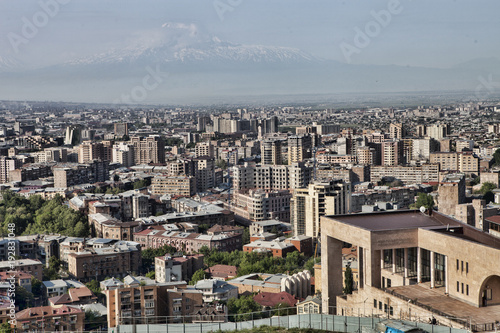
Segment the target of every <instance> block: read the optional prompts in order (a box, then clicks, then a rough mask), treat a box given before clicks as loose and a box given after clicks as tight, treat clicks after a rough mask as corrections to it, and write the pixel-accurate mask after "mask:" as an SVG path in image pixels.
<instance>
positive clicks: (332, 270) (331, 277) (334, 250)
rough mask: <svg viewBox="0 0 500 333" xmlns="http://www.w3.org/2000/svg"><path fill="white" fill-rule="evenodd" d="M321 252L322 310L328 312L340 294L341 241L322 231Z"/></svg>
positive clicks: (335, 303)
mask: <svg viewBox="0 0 500 333" xmlns="http://www.w3.org/2000/svg"><path fill="white" fill-rule="evenodd" d="M321 254H322V255H321V282H322V285H321V291H322V294H323V310H322V311H323V313H325V314H329V313H330V312H329V311H330V308H329V307H331V306H335V305H337V296H339V295H342V242H341V241H339V240H338V239H335V238H333V237H329V236H327V234H326V233H323V234H322V235H321ZM332 314H334V313H332Z"/></svg>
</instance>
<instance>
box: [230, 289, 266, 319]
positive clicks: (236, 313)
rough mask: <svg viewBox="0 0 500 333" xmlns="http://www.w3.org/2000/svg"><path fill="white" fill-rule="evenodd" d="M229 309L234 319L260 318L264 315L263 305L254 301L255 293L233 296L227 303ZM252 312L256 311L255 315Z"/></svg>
mask: <svg viewBox="0 0 500 333" xmlns="http://www.w3.org/2000/svg"><path fill="white" fill-rule="evenodd" d="M227 309H228V312H229V315H232V316H233V318H234V321H245V320H251V319H252V318H253V319H258V318H260V317H261V316H262V312H261V310H262V307H261V306H260V305H259V304H258V303H257V302H255V301H254V299H253V295H248V296H242V297H240V298H231V299H230V300H229V301H228V303H227ZM252 312H254V314H253V316H252V314H251V313H252Z"/></svg>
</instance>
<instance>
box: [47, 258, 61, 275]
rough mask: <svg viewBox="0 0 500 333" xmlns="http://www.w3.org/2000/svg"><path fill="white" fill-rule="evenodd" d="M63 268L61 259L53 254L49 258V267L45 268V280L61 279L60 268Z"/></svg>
mask: <svg viewBox="0 0 500 333" xmlns="http://www.w3.org/2000/svg"><path fill="white" fill-rule="evenodd" d="M60 269H61V261H60V260H59V259H57V257H55V256H52V257H50V259H49V267H48V268H45V267H44V268H43V279H44V281H45V280H57V279H59V277H60V275H59V270H60Z"/></svg>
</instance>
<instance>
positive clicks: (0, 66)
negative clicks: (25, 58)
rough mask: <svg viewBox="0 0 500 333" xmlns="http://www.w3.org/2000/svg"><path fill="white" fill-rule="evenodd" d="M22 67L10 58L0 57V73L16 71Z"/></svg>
mask: <svg viewBox="0 0 500 333" xmlns="http://www.w3.org/2000/svg"><path fill="white" fill-rule="evenodd" d="M20 67H21V64H20V63H19V62H18V61H16V60H14V59H12V58H8V57H2V56H0V72H10V71H15V70H17V69H19V68H20Z"/></svg>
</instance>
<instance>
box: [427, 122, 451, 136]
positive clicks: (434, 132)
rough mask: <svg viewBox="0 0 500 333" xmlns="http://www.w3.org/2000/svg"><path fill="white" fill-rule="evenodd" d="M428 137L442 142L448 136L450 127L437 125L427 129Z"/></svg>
mask: <svg viewBox="0 0 500 333" xmlns="http://www.w3.org/2000/svg"><path fill="white" fill-rule="evenodd" d="M426 135H427V136H428V137H430V138H433V139H436V140H441V139H443V138H445V137H446V136H448V125H446V124H436V125H432V126H427V127H426Z"/></svg>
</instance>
